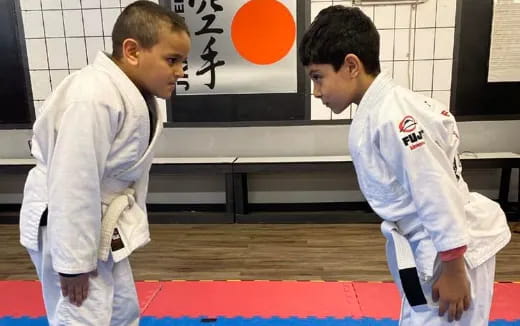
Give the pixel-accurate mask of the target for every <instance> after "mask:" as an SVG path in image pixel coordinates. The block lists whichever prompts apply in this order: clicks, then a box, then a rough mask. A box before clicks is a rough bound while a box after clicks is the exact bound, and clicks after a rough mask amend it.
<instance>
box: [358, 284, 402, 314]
mask: <svg viewBox="0 0 520 326" xmlns="http://www.w3.org/2000/svg"><path fill="white" fill-rule="evenodd" d="M353 286H354V290H355V291H356V294H357V298H358V302H359V307H360V309H361V313H362V314H363V316H370V317H372V318H376V319H380V318H391V319H399V313H400V310H401V298H400V296H399V291H398V290H397V287H396V286H395V285H394V283H368V282H354V283H353Z"/></svg>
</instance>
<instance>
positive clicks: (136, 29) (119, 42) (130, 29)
mask: <svg viewBox="0 0 520 326" xmlns="http://www.w3.org/2000/svg"><path fill="white" fill-rule="evenodd" d="M164 27H166V28H170V30H171V31H184V32H186V33H188V35H189V34H190V32H189V30H188V26H187V25H186V23H185V22H184V18H183V17H181V16H179V15H178V14H176V13H174V12H173V11H170V10H168V9H166V8H164V7H161V6H160V5H158V4H156V3H153V2H151V1H136V2H134V3H132V4H131V5H129V6H128V7H126V8H125V9H124V10H123V12H122V13H121V14H120V15H119V17H117V20H116V23H115V24H114V29H113V30H112V56H113V57H114V58H116V59H120V58H121V57H122V55H123V53H122V47H123V41H124V40H125V39H127V38H133V39H135V40H137V41H138V42H139V44H140V45H141V46H142V47H144V48H145V49H149V48H151V47H153V46H154V45H155V44H157V42H158V41H159V40H158V38H159V30H160V29H161V28H164Z"/></svg>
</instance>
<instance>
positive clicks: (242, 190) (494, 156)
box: [233, 152, 520, 222]
mask: <svg viewBox="0 0 520 326" xmlns="http://www.w3.org/2000/svg"><path fill="white" fill-rule="evenodd" d="M461 161H462V167H463V170H464V169H477V168H478V169H490V168H494V169H501V177H500V188H499V196H498V201H499V202H500V203H501V204H502V205H507V204H508V198H509V187H510V181H511V170H512V169H513V168H520V154H517V153H513V152H496V153H470V152H464V153H462V154H461ZM352 169H353V163H352V158H351V157H350V156H348V155H344V156H301V157H298V156H291V157H239V158H237V159H236V160H235V162H234V163H233V187H234V192H235V220H236V221H237V222H270V221H273V220H276V217H274V218H273V214H269V213H263V214H254V213H255V212H253V211H252V210H251V209H250V208H251V205H250V204H249V200H248V197H249V196H248V193H249V191H248V181H247V178H248V174H252V173H262V172H264V173H265V172H280V173H291V172H317V171H319V172H322V171H335V172H337V171H347V170H350V171H352ZM463 173H464V172H463ZM519 196H520V180H519ZM518 201H520V200H518ZM518 201H517V202H518ZM517 204H518V203H517ZM251 213H253V214H251ZM249 214H251V215H250V216H248V215H249ZM276 214H278V215H281V216H284V214H280V213H279V212H276V213H274V215H276ZM299 214H302V215H304V213H299ZM343 214H344V213H343ZM287 215H288V214H285V216H286V217H287ZM314 215H316V214H314ZM326 215H332V217H333V219H332V221H336V220H338V219H337V218H335V215H334V213H329V212H327V213H324V212H320V213H319V216H322V217H323V218H324V220H325V219H326ZM336 215H338V214H336ZM315 218H316V217H315V216H310V217H309V216H307V217H305V218H304V219H310V220H314V219H315ZM349 220H350V219H349ZM286 221H291V217H287V219H286Z"/></svg>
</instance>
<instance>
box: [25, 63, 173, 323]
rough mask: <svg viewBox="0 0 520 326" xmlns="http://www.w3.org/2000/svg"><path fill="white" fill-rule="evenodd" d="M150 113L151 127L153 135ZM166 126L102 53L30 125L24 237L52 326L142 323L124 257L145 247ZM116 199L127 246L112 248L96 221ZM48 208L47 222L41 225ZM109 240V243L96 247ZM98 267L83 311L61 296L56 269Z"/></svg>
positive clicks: (81, 270) (72, 271)
mask: <svg viewBox="0 0 520 326" xmlns="http://www.w3.org/2000/svg"><path fill="white" fill-rule="evenodd" d="M149 108H150V110H151V112H152V114H151V115H149ZM150 116H152V117H155V118H154V120H155V123H154V125H155V126H156V128H155V131H154V133H153V137H152V139H150V136H151V135H150V130H151V129H150V128H151V125H150V122H151V121H150ZM163 121H164V118H163V117H162V116H161V114H159V112H158V111H157V105H156V102H155V99H154V98H152V97H151V98H149V99H147V100H145V98H144V97H143V95H142V94H141V92H140V91H139V90H138V89H137V87H136V86H135V85H134V84H133V83H132V81H131V80H130V79H129V78H128V77H127V76H126V75H125V73H123V71H122V70H121V69H120V68H119V67H118V66H117V65H116V64H115V63H114V62H113V61H112V60H111V59H110V58H109V57H108V56H107V55H106V54H104V53H99V54H98V55H97V57H96V60H95V62H94V63H93V64H92V65H89V66H87V67H85V68H84V69H82V70H80V71H78V72H76V73H74V74H71V75H70V76H68V77H67V78H66V79H65V80H64V81H63V82H62V83H61V84H60V85H59V87H58V88H57V89H56V90H55V91H54V92H53V93H52V95H51V96H50V97H49V98H48V99H47V100H46V101H45V103H44V104H43V108H42V113H41V115H40V116H39V117H38V119H37V120H36V122H35V124H34V127H33V138H32V150H31V152H32V155H33V156H34V158H35V159H36V161H37V164H36V167H34V168H33V169H32V170H31V171H30V172H29V175H28V177H27V180H26V184H25V189H24V197H23V203H22V209H21V212H20V241H21V243H22V245H24V246H25V247H26V248H27V249H28V251H29V254H30V256H31V259H32V260H33V262H34V264H35V266H36V269H37V272H38V276H39V278H40V280H41V282H42V287H43V295H44V301H45V308H46V311H47V316H48V319H49V323H50V325H51V326H54V325H92V326H94V325H95V326H101V325H121V326H129V325H137V324H138V322H139V304H138V301H137V295H136V290H135V285H134V281H133V277H132V271H131V268H130V264H129V262H128V258H127V257H128V255H130V253H131V252H132V251H133V250H135V249H136V248H139V247H141V246H143V245H145V244H146V243H147V242H149V241H150V235H149V230H148V220H147V215H146V206H145V200H146V194H147V191H148V173H149V170H150V167H151V163H152V157H153V148H154V145H155V143H156V142H157V139H158V137H159V134H160V132H161V130H162V123H163ZM152 122H153V121H152ZM126 194H128V195H126ZM121 195H123V196H122V197H119V196H121ZM118 197H119V199H118V200H119V201H120V202H121V199H123V200H122V202H123V203H125V204H127V205H123V206H121V207H120V208H124V211H123V212H122V213H121V214H118V216H115V218H114V217H113V218H114V220H113V224H115V226H116V227H117V231H118V233H119V235H120V237H121V239H122V242H123V247H122V248H120V246H119V247H112V248H111V249H110V240H111V236H112V234H113V230H104V235H102V223H103V222H106V221H108V220H106V219H105V221H103V222H102V217H103V214H104V212H106V210H107V207H108V206H109V204H110V203H112V202H113V200H114V199H115V198H118ZM47 207H48V222H47V226H43V227H39V224H40V218H41V216H42V213H43V212H44V211H45V209H46V208H47ZM107 234H108V243H107V242H106V241H105V243H104V244H100V241H101V239H105V240H106V238H107V236H106V235H107ZM100 246H102V247H104V250H100ZM116 249H117V250H116ZM95 269H97V271H98V276H97V277H93V278H90V284H89V286H90V287H89V294H88V297H87V299H86V300H85V301H84V302H83V304H82V305H81V306H80V307H76V306H74V305H73V304H71V303H70V302H69V299H68V298H64V297H63V296H62V295H61V290H60V280H59V275H58V273H65V274H79V273H86V272H90V271H93V270H95Z"/></svg>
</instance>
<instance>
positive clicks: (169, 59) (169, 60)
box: [166, 58, 177, 65]
mask: <svg viewBox="0 0 520 326" xmlns="http://www.w3.org/2000/svg"><path fill="white" fill-rule="evenodd" d="M166 61H168V64H170V65H173V64H175V63H176V62H177V58H167V59H166Z"/></svg>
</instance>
